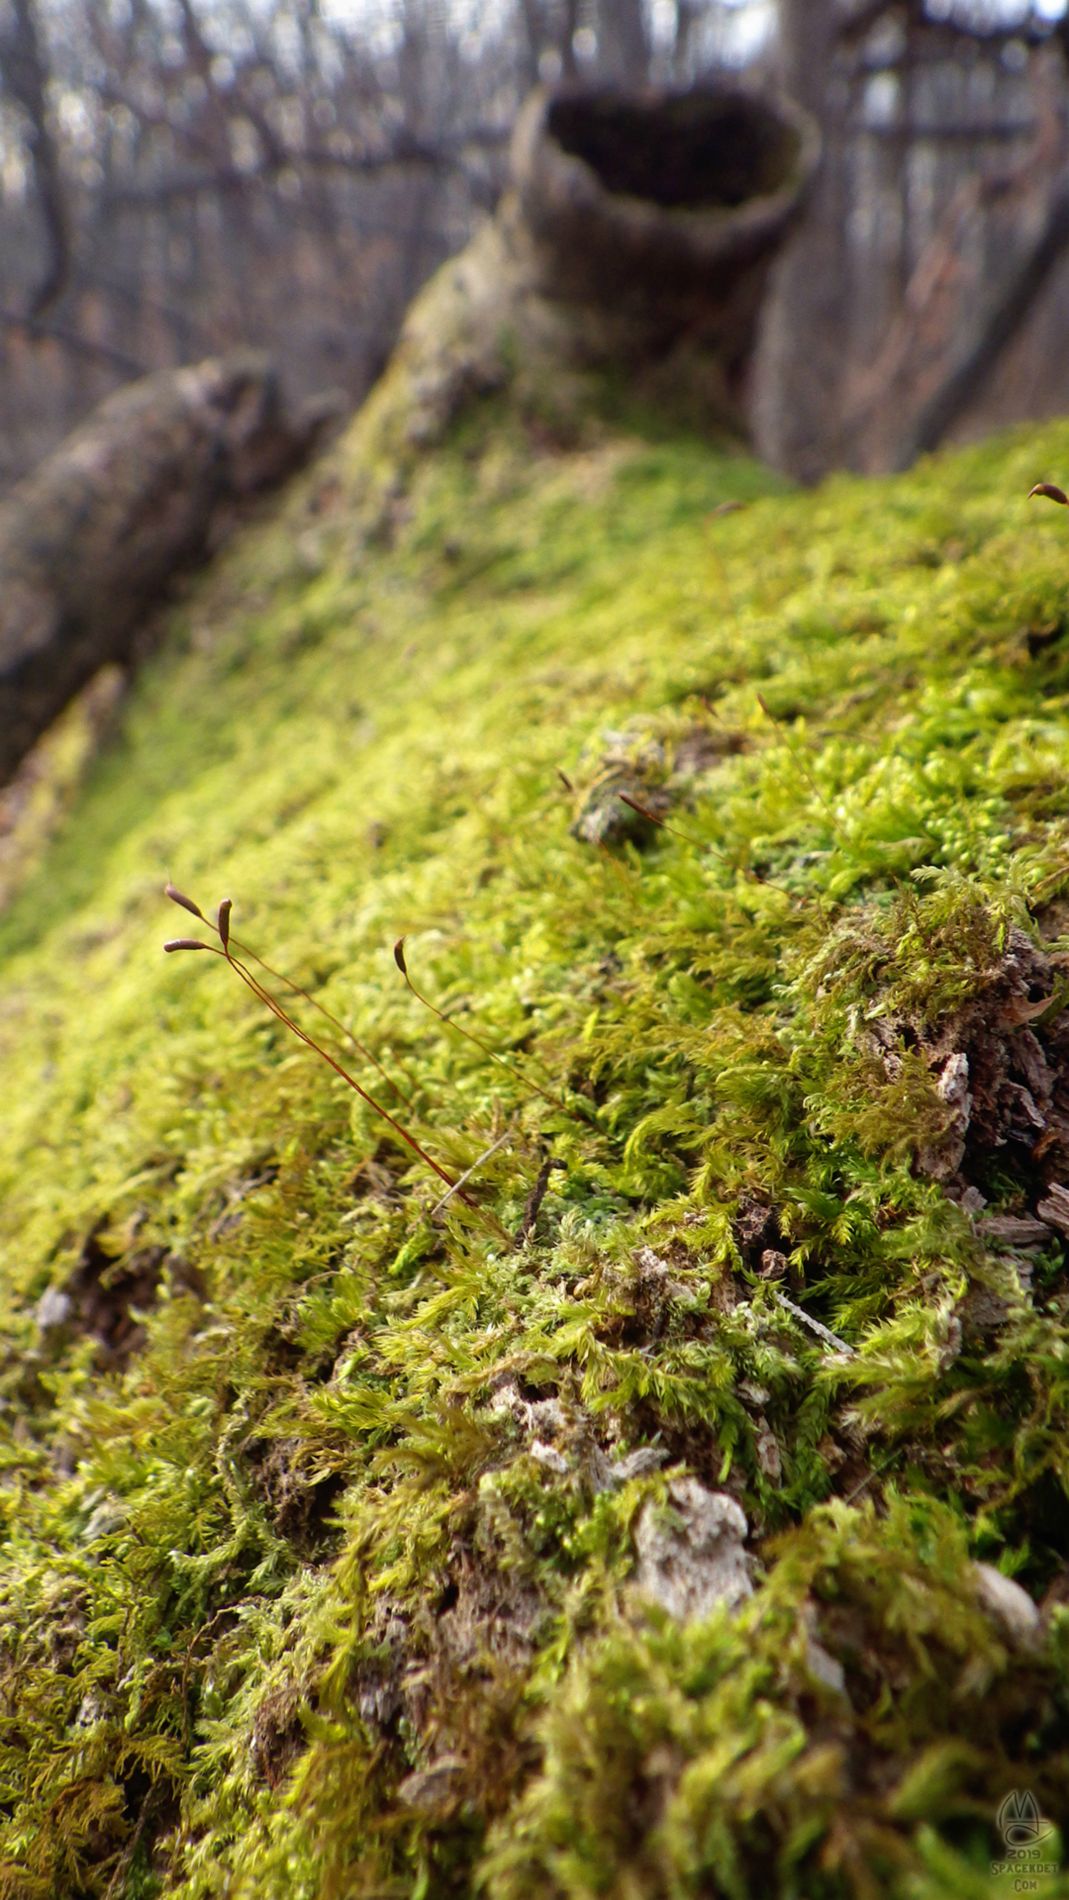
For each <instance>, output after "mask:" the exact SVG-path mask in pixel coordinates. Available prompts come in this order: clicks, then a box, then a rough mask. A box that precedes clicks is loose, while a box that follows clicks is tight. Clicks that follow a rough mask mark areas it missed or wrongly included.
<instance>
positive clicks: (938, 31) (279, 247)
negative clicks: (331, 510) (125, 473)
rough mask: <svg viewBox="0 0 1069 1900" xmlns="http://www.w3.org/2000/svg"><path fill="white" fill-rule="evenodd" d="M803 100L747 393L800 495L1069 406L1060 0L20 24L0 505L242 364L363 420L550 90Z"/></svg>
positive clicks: (296, 5) (304, 8)
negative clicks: (570, 86)
mask: <svg viewBox="0 0 1069 1900" xmlns="http://www.w3.org/2000/svg"><path fill="white" fill-rule="evenodd" d="M740 73H741V74H743V75H744V76H746V77H747V78H752V79H754V80H756V81H759V82H765V83H767V82H772V83H779V84H782V85H784V86H785V87H786V88H787V89H788V90H790V91H792V92H793V93H794V94H795V95H796V96H797V97H799V98H800V99H801V100H802V102H803V103H804V104H805V105H806V106H808V108H809V109H810V111H811V112H812V113H814V115H815V116H816V117H817V118H818V120H819V121H820V124H821V126H822V128H823V133H824V139H825V162H824V166H823V170H822V175H821V178H820V182H819V184H818V187H817V190H816V191H815V193H814V196H813V199H812V202H811V205H810V209H809V213H808V216H807V220H806V223H805V225H804V227H803V228H802V230H801V231H800V232H799V234H798V236H797V237H796V239H795V241H794V243H793V245H792V247H791V250H790V251H789V253H788V254H787V256H786V257H785V259H784V262H783V265H782V267H781V270H780V273H779V279H778V286H777V290H776V293H775V296H774V299H773V306H772V309H771V311H770V315H769V321H768V324H767V326H766V336H765V341H764V345H763V347H762V350H761V352H760V354H759V357H758V362H757V365H756V369H755V372H754V388H753V391H752V402H753V410H754V416H755V424H756V432H757V440H758V445H759V447H760V448H761V449H762V451H763V452H764V453H765V454H766V455H768V456H769V457H770V458H771V459H773V460H775V461H777V462H779V463H780V464H781V465H783V466H785V467H787V468H789V469H790V470H791V471H792V472H794V473H796V474H798V475H800V476H802V477H803V478H812V477H815V476H817V475H819V474H820V473H822V472H823V471H824V470H825V469H827V468H830V467H833V466H840V465H846V466H850V467H853V468H858V469H880V468H888V467H894V466H903V465H905V464H906V463H908V462H909V461H910V460H911V459H912V458H913V457H914V456H915V455H916V454H917V453H919V452H920V451H922V450H924V449H927V448H931V447H934V446H935V445H936V444H937V443H939V442H940V441H942V440H943V439H944V438H945V437H948V436H953V435H955V434H959V435H960V434H962V433H969V434H975V433H977V432H979V431H980V430H983V429H986V428H989V427H991V426H992V425H994V424H996V423H998V422H1002V421H1006V420H1009V419H1012V418H1016V417H1023V416H1038V415H1043V414H1049V413H1052V412H1054V411H1058V410H1069V348H1067V347H1066V327H1067V324H1066V319H1067V317H1069V143H1067V102H1069V21H1067V19H1066V16H1065V10H1064V0H481V3H480V0H0V488H2V487H3V486H5V485H7V484H9V483H10V482H11V481H13V480H14V479H16V478H17V477H18V476H19V475H20V474H22V473H23V472H25V470H26V469H27V468H28V467H30V466H31V465H32V464H33V463H34V462H35V461H36V460H37V459H38V458H39V457H40V456H41V455H42V454H43V453H44V452H45V451H46V450H48V449H49V448H51V447H52V446H53V445H54V444H55V443H56V442H57V441H58V440H59V438H60V437H61V436H62V435H63V434H64V433H65V432H66V431H67V430H68V429H69V428H70V427H71V426H72V425H73V423H74V422H76V421H77V420H78V419H79V418H80V417H81V416H82V415H83V414H84V413H85V411H86V410H87V409H89V408H90V407H91V406H92V405H93V404H94V403H95V402H97V401H98V400H99V399H100V398H101V397H102V396H103V395H105V394H106V393H107V392H108V391H109V390H110V389H112V388H114V387H115V386H116V385H117V384H118V383H120V382H122V381H124V380H125V379H127V378H129V377H131V376H135V375H138V374H141V373H143V372H145V371H147V370H151V369H155V368H158V367H161V366H164V365H167V364H173V363H178V362H184V361H190V360H193V359H196V358H199V357H202V356H205V355H207V354H210V353H213V352H216V351H219V350H223V349H227V348H230V347H232V346H235V345H239V344H242V343H246V342H251V343H255V344H259V345H262V346H264V347H266V348H268V349H269V350H270V351H271V352H272V353H273V354H274V355H275V356H276V358H277V359H278V360H279V362H280V363H281V365H282V366H283V369H284V371H285V374H286V378H287V381H288V383H289V385H290V386H291V388H292V389H293V390H294V391H295V392H297V393H303V392H308V391H312V390H318V389H323V388H326V387H338V388H341V389H343V390H344V391H345V393H346V396H347V398H348V399H349V400H350V401H351V402H352V403H353V404H355V403H356V402H358V401H359V399H360V398H361V396H362V395H363V393H364V392H365V391H366V389H367V388H368V386H369V384H370V383H371V382H372V380H373V379H374V377H375V376H376V374H377V373H378V371H379V370H380V369H381V367H382V365H383V363H384V361H385V359H386V357H387V355H388V353H389V350H390V347H391V344H392V342H393V340H394V338H395V336H396V333H397V329H398V325H399V322H400V320H401V318H402V316H403V313H404V311H405V308H406V306H407V304H408V303H409V302H410V300H411V298H412V296H413V295H414V293H415V291H416V290H417V289H418V288H419V286H420V284H421V283H422V282H423V280H424V279H425V278H426V277H427V276H428V274H429V273H430V272H431V271H432V270H433V269H434V268H435V266H436V265H437V264H438V263H439V262H440V261H441V260H442V259H443V258H444V257H446V256H447V255H448V254H449V253H450V252H452V251H455V250H457V249H458V248H459V247H460V246H461V245H462V244H463V243H464V242H465V240H466V239H467V237H468V235H469V234H470V232H471V230H472V228H473V227H474V225H475V224H476V222H477V221H478V220H479V219H480V218H481V217H482V216H483V215H485V213H486V212H487V211H488V210H490V209H491V208H492V207H493V204H494V202H495V199H496V197H497V195H498V194H499V192H500V190H501V189H502V185H503V181H504V178H505V171H506V155H507V146H508V138H509V134H510V131H511V127H512V123H513V119H514V116H515V112H516V108H517V104H518V102H519V100H520V99H521V98H522V97H523V95H524V94H525V93H526V91H527V90H528V89H529V88H530V87H531V86H532V85H533V84H535V83H536V82H538V81H539V80H540V79H541V80H543V81H548V82H555V81H558V80H561V79H563V80H569V79H582V80H587V81H589V80H604V81H622V82H626V83H628V84H643V83H646V82H651V83H656V84H662V83H671V84H686V83H689V82H693V81H695V80H698V79H708V78H710V77H712V76H714V75H717V74H728V75H730V76H732V77H736V76H738V75H739V74H740Z"/></svg>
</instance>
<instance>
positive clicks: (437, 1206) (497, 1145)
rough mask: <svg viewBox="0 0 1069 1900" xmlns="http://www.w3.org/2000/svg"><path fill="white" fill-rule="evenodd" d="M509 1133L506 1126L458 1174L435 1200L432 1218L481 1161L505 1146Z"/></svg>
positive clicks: (469, 1177)
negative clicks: (468, 1166)
mask: <svg viewBox="0 0 1069 1900" xmlns="http://www.w3.org/2000/svg"><path fill="white" fill-rule="evenodd" d="M511 1133H512V1130H511V1128H506V1130H505V1132H504V1134H503V1135H499V1136H498V1138H497V1140H496V1141H495V1142H494V1143H493V1144H492V1145H491V1146H490V1147H489V1148H487V1149H486V1151H485V1152H484V1153H483V1154H481V1155H480V1156H479V1158H478V1160H477V1161H473V1162H472V1164H471V1167H470V1168H466V1169H465V1170H464V1173H463V1174H461V1175H458V1177H457V1179H456V1180H455V1181H454V1182H453V1185H452V1187H451V1188H450V1189H449V1192H448V1193H447V1194H443V1195H442V1198H441V1200H440V1201H436V1202H435V1204H434V1206H433V1207H432V1208H431V1219H432V1220H433V1219H434V1217H435V1215H436V1214H440V1213H441V1211H442V1209H443V1207H448V1205H449V1203H450V1201H451V1200H452V1198H453V1196H454V1194H458V1193H459V1192H460V1189H461V1188H462V1187H466V1186H467V1184H468V1182H469V1181H470V1180H471V1177H472V1175H473V1174H476V1173H477V1172H478V1170H479V1169H480V1168H481V1167H482V1165H483V1162H484V1161H489V1159H490V1156H491V1155H496V1153H497V1151H498V1149H499V1148H503V1147H504V1146H505V1143H506V1141H507V1140H508V1138H509V1136H510V1135H511Z"/></svg>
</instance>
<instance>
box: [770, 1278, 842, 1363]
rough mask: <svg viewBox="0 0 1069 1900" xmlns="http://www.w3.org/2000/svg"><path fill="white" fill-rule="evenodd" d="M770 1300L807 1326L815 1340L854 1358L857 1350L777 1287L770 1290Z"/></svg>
mask: <svg viewBox="0 0 1069 1900" xmlns="http://www.w3.org/2000/svg"><path fill="white" fill-rule="evenodd" d="M772 1298H773V1299H774V1300H775V1301H776V1302H777V1304H778V1305H780V1306H782V1307H783V1308H784V1310H785V1311H786V1312H788V1313H790V1315H791V1317H792V1318H793V1319H796V1320H798V1321H799V1322H800V1323H801V1325H803V1326H808V1328H809V1331H810V1332H811V1333H815V1334H816V1336H817V1338H818V1339H822V1340H823V1341H824V1343H825V1344H826V1345H828V1346H834V1347H835V1349H836V1351H837V1352H845V1353H848V1354H849V1356H850V1358H851V1359H853V1358H854V1356H855V1354H856V1350H857V1349H856V1347H854V1346H851V1345H849V1344H848V1343H847V1341H846V1340H845V1339H840V1337H839V1335H838V1333H833V1332H832V1330H831V1327H830V1326H825V1325H824V1324H823V1322H822V1321H821V1320H819V1319H814V1318H813V1316H812V1314H811V1313H807V1312H806V1310H805V1308H804V1307H802V1306H796V1305H795V1303H794V1301H793V1300H789V1299H788V1298H787V1295H786V1294H785V1293H781V1292H780V1290H779V1288H778V1287H773V1288H772Z"/></svg>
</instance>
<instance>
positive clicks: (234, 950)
mask: <svg viewBox="0 0 1069 1900" xmlns="http://www.w3.org/2000/svg"><path fill="white" fill-rule="evenodd" d="M164 889H165V892H166V895H167V896H168V897H169V898H170V899H171V901H172V903H175V904H179V905H181V907H182V909H183V910H188V911H189V912H190V914H191V915H192V916H194V917H197V918H199V919H200V921H201V923H203V924H206V925H207V927H208V928H209V929H210V930H214V931H215V933H216V935H217V937H218V938H219V942H218V944H214V943H205V942H204V941H203V939H202V938H200V937H172V938H171V939H170V940H169V941H168V942H167V943H165V944H164V946H163V947H164V950H165V951H166V952H167V953H168V955H173V954H174V953H175V952H176V951H181V950H207V951H209V952H210V953H211V954H212V955H213V956H217V957H222V959H223V961H224V962H225V963H226V964H227V965H228V966H229V968H230V969H231V970H233V971H234V974H235V975H236V976H238V977H240V979H241V981H242V982H243V983H244V985H245V987H246V989H248V990H251V991H252V994H253V995H254V996H255V997H256V998H257V999H258V1001H259V1002H261V1003H263V1004H264V1005H265V1006H266V1007H267V1008H268V1009H269V1010H270V1011H271V1013H272V1015H273V1016H277V1017H278V1020H279V1022H281V1023H283V1024H285V1027H286V1028H287V1029H288V1030H289V1031H290V1033H291V1035H294V1036H296V1037H297V1039H298V1041H299V1042H303V1043H304V1044H305V1046H306V1048H308V1049H311V1050H312V1051H313V1053H314V1054H315V1055H317V1056H319V1058H320V1060H321V1061H323V1062H325V1063H327V1065H328V1066H329V1067H330V1068H331V1069H333V1070H334V1073H335V1075H338V1076H340V1077H341V1079H342V1081H343V1082H344V1083H345V1084H346V1085H347V1087H349V1088H351V1089H352V1090H353V1092H354V1094H356V1095H359V1097H360V1099H361V1101H362V1102H366V1103H367V1105H368V1107H369V1108H370V1109H371V1110H373V1112H374V1113H375V1114H376V1115H377V1116H378V1117H379V1119H380V1121H383V1122H385V1123H386V1125H387V1127H389V1128H391V1129H392V1130H393V1132H394V1134H395V1135H398V1136H399V1137H400V1139H401V1140H402V1141H403V1142H404V1143H405V1144H406V1146H407V1147H409V1148H411V1150H412V1152H413V1154H416V1155H418V1156H419V1158H420V1160H421V1161H423V1162H425V1164H426V1166H427V1167H428V1168H432V1169H433V1171H434V1173H435V1174H436V1175H437V1176H438V1178H439V1180H441V1181H444V1182H445V1184H446V1187H447V1188H449V1189H450V1190H451V1192H454V1193H457V1194H458V1195H459V1196H460V1198H462V1199H464V1200H467V1201H468V1204H469V1205H470V1206H474V1205H475V1203H474V1201H471V1200H470V1198H469V1197H468V1196H467V1195H465V1194H464V1192H463V1189H461V1188H460V1186H459V1183H458V1182H457V1180H456V1179H455V1177H454V1176H453V1175H451V1174H450V1173H448V1171H447V1170H446V1169H445V1168H443V1167H442V1165H441V1163H440V1162H438V1161H436V1160H435V1159H434V1156H433V1155H431V1154H428V1153H427V1150H426V1148H425V1147H424V1146H423V1144H422V1142H421V1141H419V1140H417V1138H416V1136H415V1135H414V1134H413V1133H412V1131H411V1129H410V1128H406V1127H405V1125H404V1123H403V1122H401V1121H398V1119H397V1117H396V1115H391V1113H390V1111H389V1109H388V1108H384V1107H383V1105H382V1103H381V1102H379V1101H377V1100H376V1098H375V1096H373V1095H372V1094H371V1093H370V1092H369V1091H368V1090H367V1089H365V1088H364V1087H363V1085H362V1084H361V1083H360V1082H358V1081H357V1079H356V1077H355V1076H354V1075H351V1074H350V1073H349V1070H348V1069H346V1068H345V1067H344V1066H343V1064H342V1063H341V1062H339V1061H338V1058H337V1057H336V1056H333V1055H331V1053H330V1051H329V1050H327V1049H324V1047H323V1045H322V1043H319V1042H317V1041H316V1039H315V1037H314V1036H310V1035H309V1034H308V1031H307V1030H306V1029H302V1028H301V1026H300V1024H299V1023H297V1022H295V1021H294V1019H293V1017H292V1016H291V1015H290V1014H289V1012H288V1010H286V1009H284V1008H283V1006H282V1004H281V1003H280V1002H279V1000H278V998H277V997H276V996H273V995H272V993H271V991H270V990H268V989H267V988H266V987H265V986H264V984H262V983H261V982H260V981H259V979H258V978H257V977H255V976H254V975H253V973H252V971H251V969H250V968H249V963H255V964H256V965H257V967H258V968H260V969H262V970H264V971H265V972H268V973H269V974H272V975H274V976H275V978H276V980H278V981H280V982H283V983H285V984H286V985H287V987H288V988H289V989H292V990H293V991H294V992H295V993H296V994H298V995H301V996H304V997H306V998H307V1000H308V1001H309V1002H312V1003H313V1006H314V1007H315V1008H321V1005H319V1004H317V1003H314V999H313V998H312V997H311V996H309V995H308V992H307V990H304V989H302V988H300V986H299V985H298V984H296V983H292V982H291V981H290V979H289V978H288V977H284V976H281V975H280V973H279V972H278V971H270V969H269V966H268V965H267V964H266V963H265V962H264V961H263V959H262V958H260V957H258V956H257V955H256V953H255V951H253V950H250V949H249V948H248V947H247V945H245V944H243V943H241V942H240V941H239V939H238V938H236V937H232V936H231V933H230V915H231V911H232V910H233V902H232V900H231V899H230V898H229V897H224V899H223V901H222V903H221V904H220V905H219V907H218V910H217V911H216V915H215V920H214V923H213V922H212V920H211V919H210V918H208V917H206V916H205V914H204V912H203V911H202V910H201V908H200V905H199V904H197V903H196V902H195V901H194V899H193V898H192V897H187V896H186V895H185V893H184V892H183V891H180V890H178V889H177V888H176V886H175V885H173V884H171V883H168V884H166V885H165V886H164ZM246 958H247V959H248V961H245V959H246ZM322 1013H323V1014H324V1015H325V1016H327V1018H328V1020H329V1021H330V1022H332V1023H336V1018H334V1017H333V1016H330V1015H329V1013H328V1012H327V1011H326V1010H323V1011H322ZM336 1026H338V1027H341V1025H340V1024H336ZM345 1034H347V1035H348V1036H349V1037H350V1039H351V1041H352V1042H353V1043H354V1044H355V1046H356V1047H357V1048H358V1049H359V1050H360V1053H361V1054H362V1055H364V1056H366V1058H367V1060H368V1061H369V1062H371V1063H372V1064H373V1065H374V1067H375V1068H376V1069H377V1070H378V1071H379V1074H380V1075H382V1076H384V1077H385V1079H386V1080H387V1081H388V1082H389V1083H390V1084H391V1086H392V1087H395V1088H397V1086H398V1085H397V1084H396V1083H394V1081H393V1078H392V1076H390V1075H389V1073H388V1072H387V1071H386V1070H385V1069H384V1068H383V1066H382V1064H381V1063H380V1062H379V1061H378V1059H377V1058H376V1057H375V1056H374V1055H372V1053H371V1051H370V1050H369V1049H366V1048H365V1047H364V1045H363V1044H362V1043H360V1042H358V1041H357V1039H356V1037H355V1036H353V1034H352V1031H351V1030H346V1031H345ZM398 1093H399V1094H402V1093H403V1091H402V1090H400V1089H399V1088H398Z"/></svg>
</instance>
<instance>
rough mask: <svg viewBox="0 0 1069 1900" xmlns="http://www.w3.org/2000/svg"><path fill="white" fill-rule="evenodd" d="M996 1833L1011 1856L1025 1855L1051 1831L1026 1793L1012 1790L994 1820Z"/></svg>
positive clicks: (1037, 1806)
mask: <svg viewBox="0 0 1069 1900" xmlns="http://www.w3.org/2000/svg"><path fill="white" fill-rule="evenodd" d="M997 1823H998V1831H999V1833H1000V1834H1001V1836H1002V1838H1003V1840H1004V1842H1005V1843H1006V1848H1007V1851H1008V1852H1009V1853H1011V1854H1026V1853H1027V1852H1028V1850H1029V1848H1032V1847H1038V1846H1039V1844H1040V1842H1041V1841H1045V1840H1046V1839H1047V1837H1048V1835H1050V1834H1053V1832H1054V1829H1053V1827H1052V1826H1051V1823H1050V1822H1049V1821H1045V1820H1044V1819H1043V1816H1042V1815H1041V1813H1040V1812H1039V1804H1038V1802H1037V1800H1036V1797H1035V1795H1034V1794H1033V1793H1032V1792H1031V1790H1030V1789H1028V1788H1024V1789H1019V1788H1014V1789H1013V1791H1012V1792H1011V1793H1010V1794H1008V1795H1007V1796H1006V1798H1005V1800H1004V1801H1003V1803H1002V1805H1001V1807H1000V1808H999V1811H998V1816H997Z"/></svg>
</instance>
